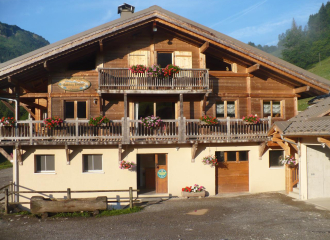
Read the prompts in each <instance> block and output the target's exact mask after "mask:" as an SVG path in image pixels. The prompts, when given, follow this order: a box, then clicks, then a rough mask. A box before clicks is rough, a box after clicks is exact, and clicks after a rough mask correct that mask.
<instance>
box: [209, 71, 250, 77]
mask: <svg viewBox="0 0 330 240" xmlns="http://www.w3.org/2000/svg"><path fill="white" fill-rule="evenodd" d="M209 75H210V77H254V76H253V75H250V74H249V73H236V72H230V71H209Z"/></svg>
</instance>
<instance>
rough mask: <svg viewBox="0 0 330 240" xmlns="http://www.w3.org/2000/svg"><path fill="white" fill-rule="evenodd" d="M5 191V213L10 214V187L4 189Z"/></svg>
mask: <svg viewBox="0 0 330 240" xmlns="http://www.w3.org/2000/svg"><path fill="white" fill-rule="evenodd" d="M4 193H5V214H8V188H6V189H5V190H4Z"/></svg>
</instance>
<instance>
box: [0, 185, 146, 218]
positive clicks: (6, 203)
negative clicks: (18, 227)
mask: <svg viewBox="0 0 330 240" xmlns="http://www.w3.org/2000/svg"><path fill="white" fill-rule="evenodd" d="M10 186H11V188H10ZM0 190H3V191H4V195H5V196H4V197H3V198H2V199H0V201H1V200H5V201H4V206H5V214H8V212H9V211H8V209H9V204H10V203H15V204H29V203H30V202H14V201H13V195H14V194H23V193H27V194H33V193H36V194H46V193H65V194H66V197H67V199H71V194H72V193H111V192H128V194H129V197H128V200H116V201H114V200H110V201H109V200H107V203H112V202H117V203H121V202H129V207H130V208H132V207H133V192H138V191H139V190H137V189H135V190H133V188H132V187H129V189H128V190H127V189H125V190H74V191H73V190H71V188H67V190H66V191H14V190H13V183H10V184H8V185H6V186H4V187H2V188H0ZM10 197H11V198H10Z"/></svg>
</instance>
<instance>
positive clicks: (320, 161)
mask: <svg viewBox="0 0 330 240" xmlns="http://www.w3.org/2000/svg"><path fill="white" fill-rule="evenodd" d="M307 181H308V183H307V187H308V198H309V199H310V198H323V197H330V150H329V148H327V147H325V148H323V147H321V146H311V145H310V146H307Z"/></svg>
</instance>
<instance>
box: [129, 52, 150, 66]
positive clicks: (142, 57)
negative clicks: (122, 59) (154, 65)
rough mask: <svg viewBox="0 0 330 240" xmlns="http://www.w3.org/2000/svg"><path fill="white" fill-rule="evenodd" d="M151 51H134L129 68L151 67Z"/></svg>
mask: <svg viewBox="0 0 330 240" xmlns="http://www.w3.org/2000/svg"><path fill="white" fill-rule="evenodd" d="M149 55H150V52H149V51H134V52H131V53H130V54H129V63H128V64H129V66H130V67H131V66H133V65H137V64H141V65H144V66H149V58H150V56H149Z"/></svg>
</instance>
